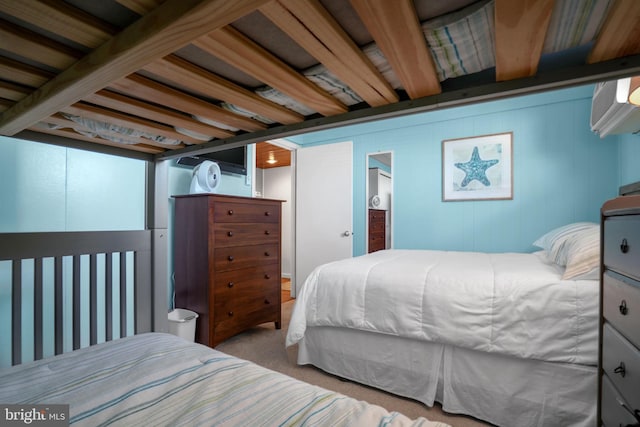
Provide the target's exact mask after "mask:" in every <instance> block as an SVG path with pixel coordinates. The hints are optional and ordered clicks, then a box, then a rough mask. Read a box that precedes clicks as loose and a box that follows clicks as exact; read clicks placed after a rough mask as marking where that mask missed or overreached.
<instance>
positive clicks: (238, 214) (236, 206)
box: [212, 202, 281, 223]
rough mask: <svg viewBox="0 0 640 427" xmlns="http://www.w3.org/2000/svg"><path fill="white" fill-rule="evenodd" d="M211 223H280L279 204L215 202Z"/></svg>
mask: <svg viewBox="0 0 640 427" xmlns="http://www.w3.org/2000/svg"><path fill="white" fill-rule="evenodd" d="M212 209H213V221H214V223H219V222H275V223H279V222H280V210H281V209H280V203H273V204H267V203H258V204H255V203H254V204H248V203H233V202H216V203H215V204H214V205H213V207H212Z"/></svg>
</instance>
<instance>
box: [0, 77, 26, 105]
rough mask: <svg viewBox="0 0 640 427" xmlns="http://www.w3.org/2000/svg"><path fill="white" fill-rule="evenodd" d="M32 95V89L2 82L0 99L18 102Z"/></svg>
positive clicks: (0, 83)
mask: <svg viewBox="0 0 640 427" xmlns="http://www.w3.org/2000/svg"><path fill="white" fill-rule="evenodd" d="M30 93H31V89H29V88H28V87H27V86H23V85H18V84H15V83H10V82H7V81H4V80H0V98H4V99H10V100H11V101H16V102H17V101H20V100H21V99H22V98H24V97H25V96H27V95H29V94H30Z"/></svg>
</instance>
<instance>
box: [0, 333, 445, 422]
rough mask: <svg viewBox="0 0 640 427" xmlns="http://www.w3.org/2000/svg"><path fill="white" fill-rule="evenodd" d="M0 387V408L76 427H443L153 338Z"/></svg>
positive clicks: (62, 362)
mask: <svg viewBox="0 0 640 427" xmlns="http://www.w3.org/2000/svg"><path fill="white" fill-rule="evenodd" d="M0 384H2V387H0V402H2V404H3V405H5V404H23V405H28V404H34V405H35V404H43V403H46V404H68V405H69V417H70V419H69V421H70V424H73V425H83V426H99V425H122V426H132V425H153V426H161V425H186V426H193V425H211V426H213V425H224V426H235V425H238V426H276V425H281V426H294V425H331V426H338V425H350V426H370V425H388V426H425V427H443V426H445V424H442V423H437V422H430V421H427V420H426V419H423V418H420V419H416V420H410V419H408V418H407V417H405V416H403V415H401V414H399V413H396V412H388V411H386V410H384V409H383V408H381V407H379V406H375V405H370V404H368V403H365V402H362V401H357V400H355V399H352V398H349V397H347V396H344V395H341V394H339V393H335V392H332V391H329V390H325V389H322V388H320V387H316V386H313V385H310V384H307V383H304V382H301V381H297V380H295V379H293V378H290V377H288V376H285V375H283V374H280V373H277V372H274V371H271V370H268V369H265V368H262V367H260V366H258V365H255V364H253V363H251V362H248V361H245V360H242V359H238V358H235V357H233V356H229V355H227V354H224V353H221V352H219V351H216V350H213V349H211V348H208V347H205V346H202V345H199V344H194V343H190V342H187V341H185V340H183V339H181V338H178V337H176V336H173V335H168V334H160V333H149V334H141V335H136V336H133V337H128V338H122V339H119V340H115V341H110V342H108V343H103V344H99V345H97V346H93V347H87V348H84V349H81V350H77V351H74V352H71V353H66V354H63V355H60V356H55V357H52V358H48V359H43V360H39V361H36V362H32V363H28V364H24V365H18V366H15V367H12V368H8V369H4V370H0Z"/></svg>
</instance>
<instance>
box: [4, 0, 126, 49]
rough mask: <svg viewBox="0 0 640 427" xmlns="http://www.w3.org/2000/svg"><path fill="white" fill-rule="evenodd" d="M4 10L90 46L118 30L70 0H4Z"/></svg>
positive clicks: (106, 38)
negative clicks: (62, 0)
mask: <svg viewBox="0 0 640 427" xmlns="http://www.w3.org/2000/svg"><path fill="white" fill-rule="evenodd" d="M0 12H3V13H5V14H7V15H9V16H14V17H16V18H18V19H20V20H22V21H24V22H27V23H29V24H32V25H34V26H36V27H39V28H42V29H44V30H46V31H49V32H50V33H52V34H58V35H60V36H62V37H64V38H66V39H69V40H71V41H74V42H76V43H78V44H80V45H82V46H87V47H96V46H100V45H101V44H102V43H104V42H105V41H107V40H109V39H110V38H111V36H112V35H113V34H115V33H116V32H117V31H118V29H117V28H115V27H113V26H111V25H109V24H107V23H106V22H104V21H102V20H100V19H97V18H96V17H94V16H92V15H90V14H88V13H86V12H84V11H82V10H80V9H78V8H76V7H73V6H72V5H70V4H69V3H67V2H61V1H55V0H20V1H16V0H0Z"/></svg>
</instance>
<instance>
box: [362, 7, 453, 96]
mask: <svg viewBox="0 0 640 427" xmlns="http://www.w3.org/2000/svg"><path fill="white" fill-rule="evenodd" d="M351 5H352V6H353V8H354V9H355V10H356V12H357V13H358V16H360V19H362V22H363V23H364V25H365V26H366V27H367V30H369V33H371V35H372V36H373V39H374V40H375V41H376V44H377V46H378V47H379V48H380V50H381V51H382V53H383V54H384V56H385V58H387V61H389V65H391V68H392V69H393V71H394V72H395V73H396V75H397V76H398V79H399V80H400V82H401V83H402V87H403V88H404V89H405V91H406V92H407V94H408V95H409V97H410V98H411V99H416V98H422V97H424V96H429V95H435V94H438V93H441V92H442V88H441V87H440V80H439V79H438V71H437V70H436V66H435V64H434V62H433V58H432V57H431V52H430V51H429V47H428V46H427V42H426V39H425V37H424V33H423V32H422V28H421V27H420V21H419V19H418V16H417V14H416V10H415V7H414V5H413V1H412V0H397V1H393V2H390V1H387V0H351ZM399 28H402V31H398V29H399Z"/></svg>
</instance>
